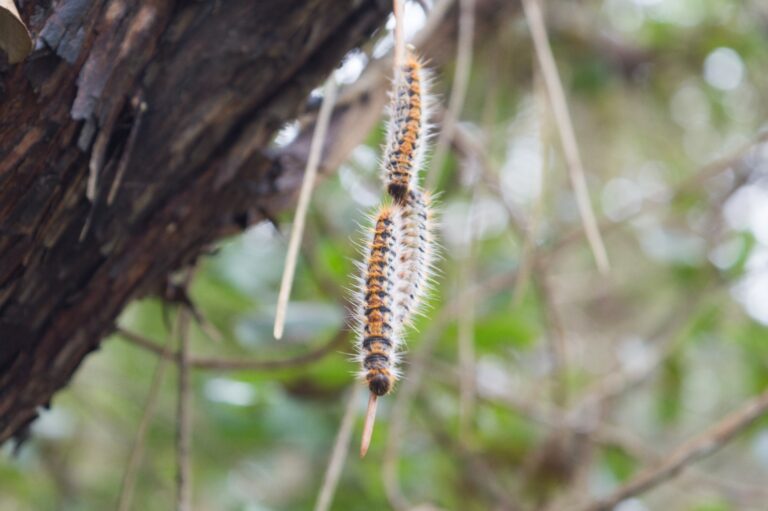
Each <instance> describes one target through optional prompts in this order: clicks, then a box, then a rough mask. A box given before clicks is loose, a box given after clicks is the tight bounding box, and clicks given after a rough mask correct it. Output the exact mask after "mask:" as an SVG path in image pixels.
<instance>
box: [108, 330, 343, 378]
mask: <svg viewBox="0 0 768 511" xmlns="http://www.w3.org/2000/svg"><path fill="white" fill-rule="evenodd" d="M116 333H117V334H118V335H120V336H121V337H122V338H123V339H125V340H126V341H128V342H130V343H131V344H133V345H134V346H137V347H139V348H142V349H144V350H147V351H150V352H152V353H156V354H158V355H162V356H163V358H167V359H169V360H176V361H178V359H179V353H178V352H177V353H165V354H164V352H163V349H162V347H161V346H159V345H158V343H156V342H155V341H153V340H151V339H147V338H146V337H144V336H142V335H140V334H137V333H135V332H131V331H129V330H125V329H123V328H118V329H117V331H116ZM348 335H349V332H348V331H347V330H346V329H339V331H338V332H337V333H336V335H335V336H333V338H331V340H330V341H328V342H327V343H325V344H323V345H321V346H319V347H318V348H317V349H314V350H312V351H310V352H308V353H302V354H301V355H296V356H295V357H289V358H285V359H279V360H253V359H249V358H243V357H239V358H220V357H193V356H190V357H189V366H190V367H192V368H194V369H207V370H218V371H246V370H249V371H276V370H280V369H286V368H294V367H301V366H305V365H308V364H311V363H313V362H317V361H318V360H320V359H321V358H323V357H324V356H326V355H328V354H330V353H333V352H334V351H335V350H336V348H338V347H339V346H341V345H342V344H343V343H344V342H346V340H347V337H348Z"/></svg>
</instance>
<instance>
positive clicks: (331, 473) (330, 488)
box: [315, 383, 363, 511]
mask: <svg viewBox="0 0 768 511" xmlns="http://www.w3.org/2000/svg"><path fill="white" fill-rule="evenodd" d="M362 388H363V387H362V386H361V385H359V384H357V383H355V384H353V387H352V390H351V391H350V393H349V401H348V402H347V408H346V410H345V411H344V417H343V418H342V419H341V425H340V426H339V432H338V433H337V434H336V441H335V442H334V444H333V451H331V458H330V459H329V460H328V468H326V470H325V477H324V478H323V486H322V487H321V488H320V493H319V494H318V497H317V502H316V503H315V511H328V510H329V509H330V508H331V503H332V501H333V495H334V493H336V487H337V486H338V485H339V477H340V476H341V469H342V468H344V460H346V459H347V453H349V442H350V440H351V438H352V426H353V425H354V424H355V415H356V414H355V411H356V410H357V400H358V399H359V397H360V390H361V389H362Z"/></svg>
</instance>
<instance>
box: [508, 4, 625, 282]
mask: <svg viewBox="0 0 768 511" xmlns="http://www.w3.org/2000/svg"><path fill="white" fill-rule="evenodd" d="M523 10H524V11H525V17H526V19H527V20H528V25H529V27H530V30H531V37H532V39H533V46H534V49H535V50H536V56H537V57H538V61H539V67H540V69H541V74H542V77H543V78H544V85H545V86H546V89H547V95H548V97H549V101H550V104H551V106H552V114H553V116H554V118H555V124H556V125H557V130H558V132H559V133H560V142H561V143H562V145H563V153H564V154H565V159H566V162H567V164H568V176H569V177H570V179H571V186H573V193H574V195H575V197H576V203H577V205H578V207H579V214H580V215H581V220H582V223H583V225H584V232H585V233H586V235H587V240H588V241H589V246H590V248H591V249H592V254H593V256H594V258H595V262H596V263H597V268H598V270H599V271H600V272H601V273H607V272H608V271H609V269H610V263H609V261H608V252H607V251H606V249H605V244H604V243H603V238H602V236H601V235H600V229H599V228H598V225H597V220H596V218H595V213H594V211H593V210H592V205H591V203H590V199H589V189H588V188H587V181H586V177H585V175H584V166H583V164H582V162H581V155H580V153H579V145H578V143H577V142H576V134H575V131H574V128H573V121H572V120H571V114H570V113H569V111H568V103H567V101H566V99H565V91H564V90H563V84H562V81H561V80H560V74H559V72H558V70H557V64H556V63H555V57H554V55H553V54H552V48H551V47H550V45H549V38H548V37H547V29H546V24H545V22H544V15H543V13H542V12H541V4H540V0H523Z"/></svg>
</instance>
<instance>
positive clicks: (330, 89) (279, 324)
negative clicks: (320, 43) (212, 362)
mask: <svg viewBox="0 0 768 511" xmlns="http://www.w3.org/2000/svg"><path fill="white" fill-rule="evenodd" d="M335 101H336V80H335V79H334V77H333V75H331V76H330V77H329V78H328V79H327V80H326V82H325V88H324V95H323V104H322V106H321V107H320V114H319V115H318V117H317V124H316V125H315V132H314V133H313V134H312V142H311V145H310V149H309V157H308V159H307V167H306V170H305V171H304V179H303V181H302V183H301V191H300V192H299V203H298V205H297V206H296V215H295V217H294V220H293V226H292V227H291V238H290V240H289V242H288V253H287V254H286V256H285V269H284V270H283V279H282V281H281V282H280V293H279V294H278V297H277V311H276V312H275V328H274V336H275V339H281V338H282V337H283V330H284V328H285V315H286V312H287V310H288V300H289V299H290V297H291V287H292V286H293V277H294V275H295V273H296V261H297V259H298V256H299V246H300V245H301V238H302V236H303V234H304V224H305V222H306V218H307V210H308V209H309V200H310V198H311V197H312V190H313V189H314V185H315V178H316V177H317V168H318V166H319V163H320V157H321V155H322V152H323V145H324V143H325V137H326V133H327V131H328V124H329V122H330V119H331V113H332V112H333V105H334V103H335Z"/></svg>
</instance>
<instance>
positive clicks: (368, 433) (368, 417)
mask: <svg viewBox="0 0 768 511" xmlns="http://www.w3.org/2000/svg"><path fill="white" fill-rule="evenodd" d="M377 401H378V400H377V398H376V394H374V393H373V392H371V396H370V397H369V398H368V409H367V410H366V412H365V424H364V425H363V437H362V439H361V441H360V457H361V458H362V457H364V456H365V454H366V453H367V452H368V448H369V447H370V446H371V437H372V436H373V425H374V424H375V423H376V404H377Z"/></svg>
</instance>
